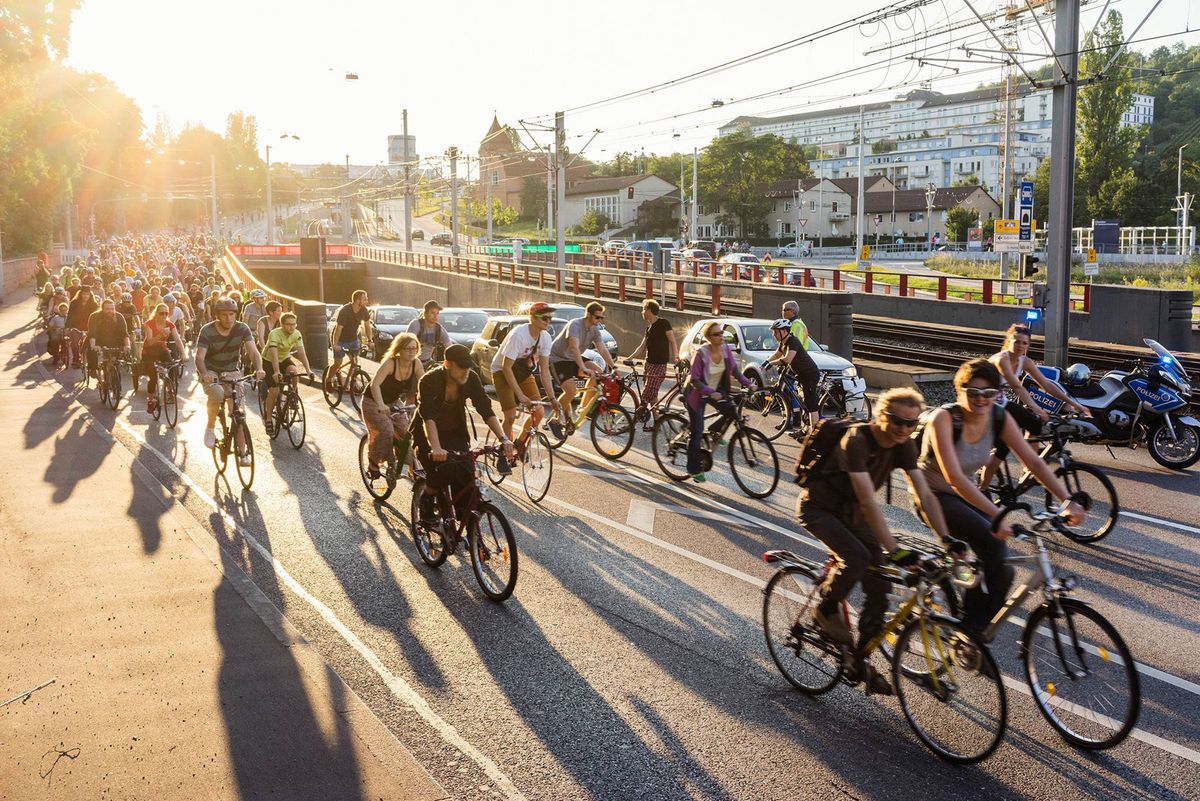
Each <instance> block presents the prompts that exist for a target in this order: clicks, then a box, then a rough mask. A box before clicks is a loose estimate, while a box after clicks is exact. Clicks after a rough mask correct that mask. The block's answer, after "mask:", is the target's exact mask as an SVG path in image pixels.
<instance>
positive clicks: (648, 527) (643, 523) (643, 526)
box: [625, 497, 745, 534]
mask: <svg viewBox="0 0 1200 801" xmlns="http://www.w3.org/2000/svg"><path fill="white" fill-rule="evenodd" d="M659 509H662V510H663V511H666V512H674V513H675V514H677V515H686V516H688V517H698V518H700V519H701V520H711V521H713V522H714V523H729V524H731V525H739V526H740V525H745V521H743V520H742V519H741V518H737V517H734V516H733V515H727V514H724V513H722V512H709V511H705V510H703V509H693V508H692V507H690V506H678V505H676V504H670V503H652V502H651V501H646V500H642V499H641V498H637V497H635V498H633V499H632V500H630V501H629V514H628V515H627V516H626V518H625V524H626V525H629V526H633V527H634V528H636V529H640V530H642V531H645V532H646V533H647V534H653V533H654V513H655V512H657V511H658V510H659Z"/></svg>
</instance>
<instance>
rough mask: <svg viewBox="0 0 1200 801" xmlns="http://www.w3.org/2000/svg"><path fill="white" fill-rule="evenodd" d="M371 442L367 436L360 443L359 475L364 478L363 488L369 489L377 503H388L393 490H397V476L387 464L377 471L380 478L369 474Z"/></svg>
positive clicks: (363, 436) (380, 466)
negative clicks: (369, 443)
mask: <svg viewBox="0 0 1200 801" xmlns="http://www.w3.org/2000/svg"><path fill="white" fill-rule="evenodd" d="M369 441H370V437H369V436H368V435H366V434H363V435H362V439H360V440H359V441H358V474H359V475H360V476H362V480H363V486H365V487H366V488H367V494H368V495H370V496H371V497H372V498H374V499H375V500H377V501H386V500H387V499H388V497H389V496H390V495H391V494H392V490H394V489H396V476H395V474H394V471H392V470H390V469H389V466H388V465H387V464H381V465H379V469H378V470H377V471H376V472H378V473H379V476H378V477H376V478H371V476H370V473H369V472H368V471H369V470H370V469H371V461H370V457H369V450H370V448H369V445H368V442H369Z"/></svg>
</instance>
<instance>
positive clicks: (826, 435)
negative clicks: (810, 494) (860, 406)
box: [794, 417, 870, 487]
mask: <svg viewBox="0 0 1200 801" xmlns="http://www.w3.org/2000/svg"><path fill="white" fill-rule="evenodd" d="M861 425H870V423H863V422H859V421H856V420H851V419H850V418H848V417H825V418H822V419H820V420H818V421H817V424H816V425H815V426H813V427H812V428H811V429H810V430H809V432H808V434H807V435H806V436H805V437H804V442H803V443H801V445H800V453H799V455H798V456H797V457H796V470H795V472H796V477H795V479H794V480H795V483H797V484H799V485H800V486H801V487H804V486H807V485H808V482H810V481H812V479H813V478H814V477H815V476H817V475H819V474H820V473H821V472H822V471H824V469H825V468H826V466H827V465H826V462H827V459H828V456H829V454H831V453H833V451H834V449H835V448H837V447H838V444H839V443H841V441H842V438H843V437H844V436H846V432H848V431H849V430H850V429H851V428H854V427H855V426H861Z"/></svg>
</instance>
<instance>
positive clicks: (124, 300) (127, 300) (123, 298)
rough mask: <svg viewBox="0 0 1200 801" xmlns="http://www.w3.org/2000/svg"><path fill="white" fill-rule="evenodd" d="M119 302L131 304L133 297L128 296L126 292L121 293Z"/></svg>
mask: <svg viewBox="0 0 1200 801" xmlns="http://www.w3.org/2000/svg"><path fill="white" fill-rule="evenodd" d="M121 302H122V303H132V302H133V295H131V294H129V293H128V292H122V293H121Z"/></svg>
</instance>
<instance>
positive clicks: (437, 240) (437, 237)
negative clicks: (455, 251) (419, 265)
mask: <svg viewBox="0 0 1200 801" xmlns="http://www.w3.org/2000/svg"><path fill="white" fill-rule="evenodd" d="M453 241H454V239H453V238H452V237H451V236H450V234H448V233H446V232H444V231H443V232H442V233H440V234H434V235H433V236H432V237H430V238H429V244H431V245H444V246H446V247H449V246H450V244H451V243H452V242H453Z"/></svg>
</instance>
